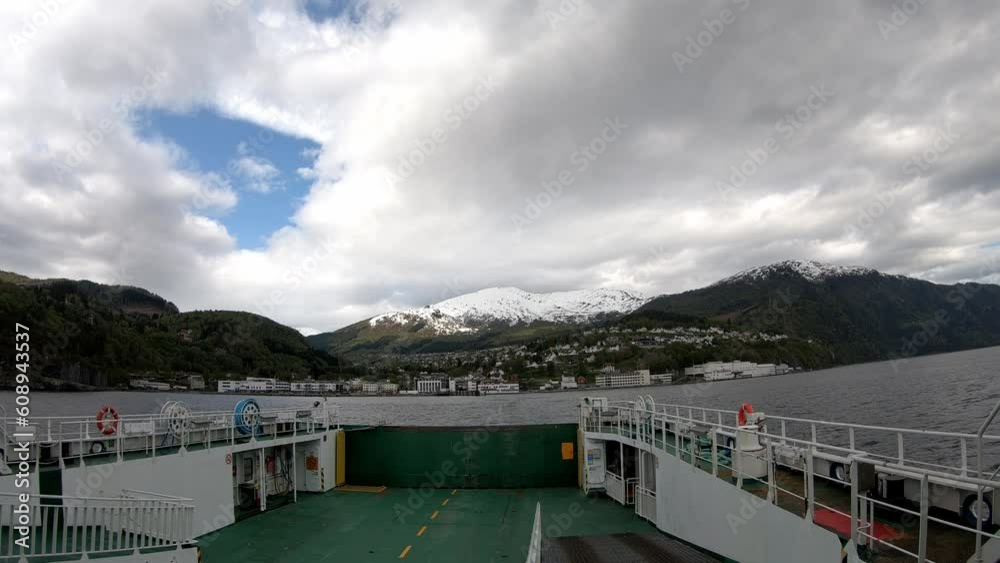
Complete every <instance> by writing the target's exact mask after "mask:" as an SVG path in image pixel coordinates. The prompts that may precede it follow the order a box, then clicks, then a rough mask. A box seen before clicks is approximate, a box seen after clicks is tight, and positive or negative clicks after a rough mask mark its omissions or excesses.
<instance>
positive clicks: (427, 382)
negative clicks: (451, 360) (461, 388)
mask: <svg viewBox="0 0 1000 563" xmlns="http://www.w3.org/2000/svg"><path fill="white" fill-rule="evenodd" d="M450 389H451V385H450V384H449V382H448V378H447V377H443V376H430V377H423V378H421V379H418V380H417V393H419V394H421V395H441V394H444V393H446V392H448V391H449V390H450Z"/></svg>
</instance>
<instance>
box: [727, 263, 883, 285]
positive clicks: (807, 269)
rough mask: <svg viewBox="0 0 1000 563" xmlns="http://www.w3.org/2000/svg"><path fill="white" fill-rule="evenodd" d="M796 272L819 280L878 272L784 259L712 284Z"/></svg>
mask: <svg viewBox="0 0 1000 563" xmlns="http://www.w3.org/2000/svg"><path fill="white" fill-rule="evenodd" d="M788 274H798V275H800V276H802V277H803V278H805V279H806V280H808V281H811V282H814V283H819V282H821V281H824V280H827V279H830V278H835V277H840V276H863V275H870V274H879V272H878V271H877V270H873V269H871V268H862V267H860V266H839V265H837V264H827V263H823V262H817V261H815V260H785V261H783V262H775V263H774V264H768V265H766V266H757V267H754V268H749V269H747V270H743V271H742V272H739V273H737V274H734V275H732V276H729V277H728V278H725V279H723V280H720V281H718V282H716V283H715V284H713V285H721V284H727V283H733V282H740V281H757V280H766V279H769V278H773V277H775V276H780V275H788Z"/></svg>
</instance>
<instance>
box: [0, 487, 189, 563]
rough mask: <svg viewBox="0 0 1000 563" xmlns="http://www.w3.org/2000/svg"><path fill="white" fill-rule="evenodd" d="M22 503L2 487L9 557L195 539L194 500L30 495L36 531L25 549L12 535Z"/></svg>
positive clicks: (0, 512) (1, 519)
mask: <svg viewBox="0 0 1000 563" xmlns="http://www.w3.org/2000/svg"><path fill="white" fill-rule="evenodd" d="M22 505H23V503H21V502H20V501H19V499H18V497H17V495H16V494H11V493H0V525H2V526H3V527H5V528H7V534H10V535H7V537H6V540H7V541H6V542H5V543H7V545H6V548H5V550H4V551H5V553H4V554H3V555H5V556H7V557H14V556H19V557H23V558H24V560H27V561H35V560H38V561H46V560H50V559H51V558H52V557H67V556H71V557H84V558H89V557H91V556H100V555H106V554H114V553H123V552H126V553H127V552H132V553H138V552H139V551H140V550H146V549H158V550H159V549H168V548H170V547H177V548H179V547H181V546H184V545H189V544H192V543H193V530H194V503H193V501H191V500H190V499H183V498H176V497H168V496H164V495H154V494H152V493H142V492H138V491H128V492H127V493H124V494H123V496H122V498H97V497H91V498H79V497H67V496H54V495H31V498H30V499H29V501H28V503H27V506H28V513H30V518H29V525H30V528H31V533H30V534H29V545H28V549H24V548H22V547H21V546H15V544H14V541H13V539H14V538H15V537H18V535H17V533H16V532H15V528H14V526H15V525H19V521H18V520H15V517H17V518H20V515H21V514H22V513H23V512H24V511H23V506H22ZM15 510H17V511H18V512H15ZM15 522H18V524H15Z"/></svg>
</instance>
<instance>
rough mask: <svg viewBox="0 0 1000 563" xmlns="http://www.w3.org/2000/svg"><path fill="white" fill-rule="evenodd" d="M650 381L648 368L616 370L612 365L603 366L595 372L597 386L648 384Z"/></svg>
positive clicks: (651, 380)
mask: <svg viewBox="0 0 1000 563" xmlns="http://www.w3.org/2000/svg"><path fill="white" fill-rule="evenodd" d="M652 382H653V379H652V376H650V374H649V370H648V369H637V370H630V371H618V370H616V369H615V368H614V367H612V366H605V367H604V369H602V370H601V372H600V373H598V374H597V386H598V387H636V386H639V385H650V384H651V383H652Z"/></svg>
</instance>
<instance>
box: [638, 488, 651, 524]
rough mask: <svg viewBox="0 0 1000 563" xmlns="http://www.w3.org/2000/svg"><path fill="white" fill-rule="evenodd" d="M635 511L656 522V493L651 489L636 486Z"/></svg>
mask: <svg viewBox="0 0 1000 563" xmlns="http://www.w3.org/2000/svg"><path fill="white" fill-rule="evenodd" d="M635 513H636V514H638V515H639V516H642V517H643V518H645V519H646V520H649V521H650V522H652V523H654V524H655V523H656V493H654V492H653V491H651V490H649V489H644V488H642V487H636V489H635Z"/></svg>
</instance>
